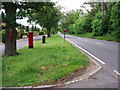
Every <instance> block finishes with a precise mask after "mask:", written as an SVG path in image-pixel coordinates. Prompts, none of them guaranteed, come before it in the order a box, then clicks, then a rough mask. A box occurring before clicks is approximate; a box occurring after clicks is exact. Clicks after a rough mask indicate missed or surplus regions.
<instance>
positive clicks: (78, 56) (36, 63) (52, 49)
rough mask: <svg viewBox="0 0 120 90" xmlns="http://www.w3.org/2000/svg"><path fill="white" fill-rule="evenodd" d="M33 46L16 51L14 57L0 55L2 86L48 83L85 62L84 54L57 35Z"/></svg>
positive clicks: (86, 63)
mask: <svg viewBox="0 0 120 90" xmlns="http://www.w3.org/2000/svg"><path fill="white" fill-rule="evenodd" d="M34 47H35V48H34V49H28V48H27V47H24V48H23V49H20V50H18V52H19V53H21V54H20V55H18V56H14V57H3V59H2V60H3V65H2V71H3V72H2V74H3V77H2V79H3V86H34V85H42V84H50V83H53V82H55V81H57V80H58V79H61V78H62V77H64V76H65V75H68V74H70V73H71V72H74V71H75V70H76V69H78V68H80V67H82V66H87V65H88V64H89V62H88V58H87V56H85V55H83V54H82V53H80V51H79V50H78V49H76V48H75V47H73V46H72V45H71V44H70V43H69V42H67V41H65V42H64V40H63V38H61V37H60V36H58V35H53V36H52V37H51V38H47V43H46V44H42V43H41V41H38V42H36V43H35V45H34Z"/></svg>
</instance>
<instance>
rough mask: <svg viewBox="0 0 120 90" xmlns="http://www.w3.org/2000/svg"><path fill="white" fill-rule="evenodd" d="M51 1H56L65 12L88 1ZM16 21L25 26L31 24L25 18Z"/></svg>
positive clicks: (54, 0)
mask: <svg viewBox="0 0 120 90" xmlns="http://www.w3.org/2000/svg"><path fill="white" fill-rule="evenodd" d="M51 1H53V2H57V6H58V5H60V6H62V7H63V8H62V10H61V11H62V12H66V11H70V10H76V9H80V6H81V5H82V4H83V3H84V2H86V1H88V0H51ZM17 23H20V24H23V25H25V26H28V25H29V26H30V27H32V25H30V24H28V23H27V18H25V19H22V20H17ZM37 27H39V28H40V26H39V25H37Z"/></svg>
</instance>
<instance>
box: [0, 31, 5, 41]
mask: <svg viewBox="0 0 120 90" xmlns="http://www.w3.org/2000/svg"><path fill="white" fill-rule="evenodd" d="M0 34H1V36H2V42H3V43H5V30H2V31H1V32H0Z"/></svg>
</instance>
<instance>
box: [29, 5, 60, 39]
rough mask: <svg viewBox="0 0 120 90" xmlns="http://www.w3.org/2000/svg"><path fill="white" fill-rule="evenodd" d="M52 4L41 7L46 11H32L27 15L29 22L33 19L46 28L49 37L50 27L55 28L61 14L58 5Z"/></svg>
mask: <svg viewBox="0 0 120 90" xmlns="http://www.w3.org/2000/svg"><path fill="white" fill-rule="evenodd" d="M52 5H53V6H52V7H51V6H49V7H47V6H44V7H43V10H44V11H45V12H46V13H39V12H34V14H33V13H32V14H30V15H29V16H28V17H29V22H31V21H34V22H36V23H38V24H39V25H40V26H42V27H43V28H46V29H47V36H48V37H50V33H51V28H57V26H58V22H59V20H60V16H61V12H60V9H59V8H58V7H55V4H54V3H53V4H52Z"/></svg>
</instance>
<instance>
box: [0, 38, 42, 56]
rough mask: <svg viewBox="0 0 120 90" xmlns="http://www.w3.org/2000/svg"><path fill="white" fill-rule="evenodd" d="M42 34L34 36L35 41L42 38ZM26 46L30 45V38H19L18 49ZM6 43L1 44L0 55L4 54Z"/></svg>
mask: <svg viewBox="0 0 120 90" xmlns="http://www.w3.org/2000/svg"><path fill="white" fill-rule="evenodd" d="M41 38H42V36H35V37H33V42H36V41H39V40H41ZM25 46H28V38H23V39H18V40H17V50H18V49H21V48H23V47H25ZM4 50H5V45H4V44H3V43H1V44H0V56H2V55H4Z"/></svg>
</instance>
